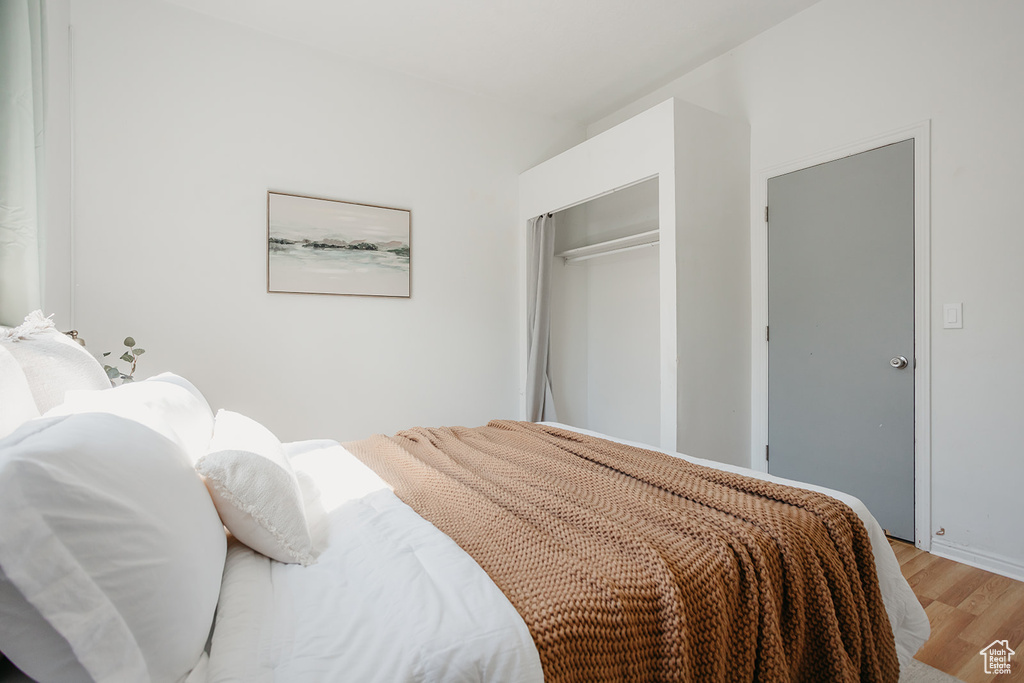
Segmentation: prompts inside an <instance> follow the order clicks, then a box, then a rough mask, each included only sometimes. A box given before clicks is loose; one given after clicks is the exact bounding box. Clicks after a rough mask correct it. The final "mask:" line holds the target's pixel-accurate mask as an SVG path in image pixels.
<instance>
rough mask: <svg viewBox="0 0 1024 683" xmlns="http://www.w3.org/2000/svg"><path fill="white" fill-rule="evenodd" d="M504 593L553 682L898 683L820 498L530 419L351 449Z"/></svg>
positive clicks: (868, 580) (877, 610)
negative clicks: (813, 682)
mask: <svg viewBox="0 0 1024 683" xmlns="http://www.w3.org/2000/svg"><path fill="white" fill-rule="evenodd" d="M345 446H346V448H348V450H349V451H351V452H352V453H354V454H355V455H356V456H357V457H358V458H359V459H361V460H362V461H363V462H364V463H366V464H367V465H368V466H369V467H371V468H372V469H373V470H375V471H376V472H377V473H378V474H379V475H380V476H381V477H382V478H384V479H385V480H386V481H387V482H388V483H389V484H390V485H391V486H392V487H393V488H394V490H395V493H396V494H397V495H398V497H399V498H401V499H402V500H403V501H404V502H405V503H407V504H408V505H409V506H410V507H412V508H413V509H414V510H415V511H416V512H417V513H419V514H420V515H421V516H422V517H424V518H425V519H427V520H429V521H430V522H431V523H433V524H434V526H436V527H437V528H438V529H440V530H441V531H443V532H444V533H445V534H447V535H448V536H450V537H451V538H452V539H453V540H454V541H455V542H456V543H458V544H459V546H461V547H462V548H463V549H464V550H465V551H466V552H467V553H469V554H470V555H471V556H472V557H473V558H474V559H475V560H476V561H477V562H478V563H479V564H480V566H482V567H483V568H484V570H486V571H487V573H488V574H489V575H490V577H491V578H492V579H493V580H494V582H495V584H497V585H498V587H499V588H501V590H502V591H503V592H504V593H505V595H506V596H508V599H509V601H510V602H511V603H512V604H513V605H514V606H515V608H516V609H517V610H518V611H519V613H520V614H521V615H522V617H523V619H524V621H525V622H526V625H527V626H528V627H529V629H530V633H531V634H532V635H533V639H534V642H535V643H536V645H537V649H538V651H539V652H540V659H541V663H542V665H543V667H544V678H545V680H546V681H548V682H549V683H553V682H556V681H588V682H589V681H697V682H703V681H857V680H861V681H897V679H898V678H899V665H898V663H897V661H896V650H895V644H894V641H893V635H892V630H891V628H890V626H889V620H888V617H887V616H886V612H885V608H884V606H883V605H882V598H881V593H880V592H879V587H878V577H877V576H876V574H875V566H874V560H873V557H872V552H871V544H870V541H869V540H868V535H867V531H866V530H865V528H864V525H863V524H862V523H861V521H860V519H859V518H858V517H857V515H856V514H855V513H854V512H853V511H852V510H851V509H850V508H848V507H847V506H846V505H844V504H842V503H840V502H839V501H837V500H835V499H832V498H829V497H828V496H825V495H822V494H819V493H814V492H811V491H805V490H802V489H795V488H791V487H788V486H781V485H778V484H772V483H769V482H765V481H761V480H759V479H753V478H750V477H744V476H740V475H736V474H731V473H727V472H722V471H719V470H715V469H712V468H707V467H701V466H699V465H695V464H692V463H689V462H687V461H685V460H682V459H679V458H672V457H669V456H667V455H664V454H662V453H657V452H653V451H647V450H642V449H638V448H633V447H629V446H622V445H619V444H616V443H612V442H609V441H605V440H603V439H597V438H593V437H590V436H585V435H581V434H577V433H575V432H571V431H567V430H562V429H557V428H553V427H548V426H543V425H536V424H531V423H524V422H503V421H494V422H491V423H490V424H488V425H487V426H486V427H479V428H476V429H467V428H463V427H453V428H439V429H426V428H416V429H411V430H408V431H404V432H400V433H398V434H397V435H396V436H394V437H385V436H376V437H373V438H370V439H367V440H365V441H360V442H355V443H348V444H345Z"/></svg>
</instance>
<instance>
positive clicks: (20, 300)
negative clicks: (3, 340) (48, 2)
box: [0, 0, 45, 325]
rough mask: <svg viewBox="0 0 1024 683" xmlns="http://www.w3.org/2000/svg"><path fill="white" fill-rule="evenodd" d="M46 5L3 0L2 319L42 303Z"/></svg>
mask: <svg viewBox="0 0 1024 683" xmlns="http://www.w3.org/2000/svg"><path fill="white" fill-rule="evenodd" d="M43 54H44V46H43V8H42V2H41V0H0V324H2V325H17V324H18V323H19V322H20V321H21V320H22V319H23V318H24V317H25V316H26V315H27V314H28V313H29V312H30V311H34V310H36V309H38V308H41V307H42V296H43V292H42V278H43V273H42V265H41V263H42V258H41V244H42V238H41V234H40V222H41V219H42V211H41V207H42V203H43V202H42V186H43V183H42V177H43V164H42V161H43V138H44V136H43V124H44V115H45V102H44V88H43Z"/></svg>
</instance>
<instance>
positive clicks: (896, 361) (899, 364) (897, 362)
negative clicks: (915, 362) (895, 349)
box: [889, 356, 907, 370]
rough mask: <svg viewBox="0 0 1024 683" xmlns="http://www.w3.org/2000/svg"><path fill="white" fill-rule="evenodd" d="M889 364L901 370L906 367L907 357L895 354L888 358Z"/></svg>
mask: <svg viewBox="0 0 1024 683" xmlns="http://www.w3.org/2000/svg"><path fill="white" fill-rule="evenodd" d="M889 365H891V366H893V367H894V368H896V369H897V370H902V369H903V368H905V367H907V359H906V358H905V357H903V356H896V357H895V358H892V359H890V360H889Z"/></svg>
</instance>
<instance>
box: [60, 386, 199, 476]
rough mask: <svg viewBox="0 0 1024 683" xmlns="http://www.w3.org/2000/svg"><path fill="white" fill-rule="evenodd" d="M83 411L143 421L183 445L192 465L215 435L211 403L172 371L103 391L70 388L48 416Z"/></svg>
mask: <svg viewBox="0 0 1024 683" xmlns="http://www.w3.org/2000/svg"><path fill="white" fill-rule="evenodd" d="M80 413H110V414H112V415H120V416H121V417H126V418H128V419H131V420H135V421H136V422H141V423H142V424H144V425H146V426H147V427H150V428H151V429H153V430H155V431H157V432H160V433H161V434H163V435H164V436H166V437H167V438H169V439H171V440H172V441H174V442H175V443H177V444H178V445H179V446H181V447H182V449H183V450H184V451H185V453H186V454H187V455H188V459H189V463H190V464H191V463H194V462H195V461H196V460H198V459H199V458H201V457H202V456H203V455H204V454H205V453H206V451H207V447H208V446H209V444H210V437H211V436H212V435H213V411H212V410H210V404H209V403H207V402H206V399H205V398H203V395H202V394H201V393H200V392H199V390H198V389H196V388H195V386H193V385H192V383H191V382H189V381H188V380H187V379H184V378H183V377H179V376H178V375H175V374H172V373H170V372H164V373H162V374H159V375H156V376H155V377H150V378H149V379H146V380H143V381H141V382H132V383H129V384H122V385H120V386H118V387H114V388H113V389H111V388H109V387H108V388H107V389H105V390H103V391H69V392H68V393H67V397H66V398H65V400H64V403H62V404H61V405H59V406H57V407H55V408H53V409H52V410H50V411H48V412H47V413H46V415H47V416H54V415H73V414H80Z"/></svg>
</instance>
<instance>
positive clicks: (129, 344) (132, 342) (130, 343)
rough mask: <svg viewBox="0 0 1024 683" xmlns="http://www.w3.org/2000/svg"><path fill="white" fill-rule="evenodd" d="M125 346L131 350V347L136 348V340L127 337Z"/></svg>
mask: <svg viewBox="0 0 1024 683" xmlns="http://www.w3.org/2000/svg"><path fill="white" fill-rule="evenodd" d="M124 345H125V346H127V347H128V348H131V347H133V346H135V340H134V339H132V338H131V337H125V338H124Z"/></svg>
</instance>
